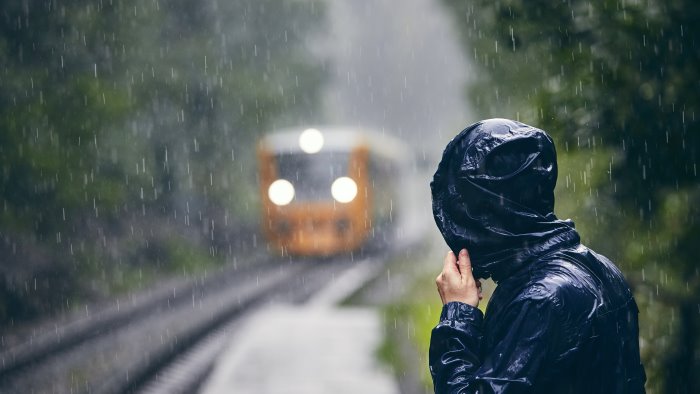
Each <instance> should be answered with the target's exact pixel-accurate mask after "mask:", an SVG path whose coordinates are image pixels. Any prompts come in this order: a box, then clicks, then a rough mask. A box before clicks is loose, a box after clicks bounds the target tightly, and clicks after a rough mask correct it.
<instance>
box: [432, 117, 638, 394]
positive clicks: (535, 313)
mask: <svg viewBox="0 0 700 394" xmlns="http://www.w3.org/2000/svg"><path fill="white" fill-rule="evenodd" d="M556 178H557V165H556V152H555V149H554V144H553V142H552V140H551V138H550V137H549V136H548V135H547V134H546V133H545V132H544V131H542V130H539V129H537V128H534V127H531V126H528V125H525V124H523V123H520V122H514V121H510V120H506V119H490V120H486V121H481V122H478V123H475V124H473V125H471V126H469V127H467V128H466V129H465V130H463V131H462V132H461V133H460V134H459V135H458V136H457V137H455V138H454V139H453V140H452V141H451V142H450V143H449V144H448V145H447V148H445V152H444V154H443V158H442V161H441V162H440V164H439V166H438V169H437V171H436V173H435V176H434V178H433V182H432V183H431V189H432V194H433V213H434V216H435V221H436V223H437V225H438V228H439V229H440V231H441V233H442V235H443V237H444V238H445V241H446V242H447V244H448V245H449V246H450V248H451V249H452V250H453V251H454V252H455V253H458V252H459V250H460V249H462V248H465V247H466V248H467V249H468V250H469V253H470V256H471V260H472V265H473V268H474V271H473V272H474V275H475V277H477V278H488V277H492V278H493V279H494V280H495V281H496V282H497V283H498V286H497V288H496V290H495V292H494V294H493V296H492V297H491V300H490V301H489V304H488V307H487V312H486V316H485V317H484V316H483V315H482V313H481V311H479V310H478V309H476V308H473V307H471V306H469V305H466V304H462V303H459V302H452V303H449V304H447V305H445V307H444V308H443V311H442V316H441V317H440V322H439V324H438V325H437V327H435V329H434V330H433V333H432V338H431V343H430V372H431V374H432V377H433V383H434V388H435V392H436V393H480V394H485V393H643V392H644V382H645V380H646V378H645V374H644V369H643V367H642V365H641V362H640V358H639V346H638V323H637V314H638V311H637V305H636V304H635V302H634V299H633V298H632V293H631V292H630V290H629V287H628V286H627V284H626V283H625V281H624V279H623V277H622V274H621V273H620V271H619V270H618V269H617V267H615V265H613V264H612V263H611V262H610V261H609V260H608V259H606V258H605V257H604V256H601V255H599V254H596V253H595V252H593V251H592V250H590V249H588V248H586V247H585V246H583V245H581V244H580V243H579V236H578V234H577V233H576V230H575V229H574V226H573V223H572V222H571V221H562V220H559V219H557V218H556V216H555V215H554V213H553V210H554V193H553V191H554V186H555V184H556Z"/></svg>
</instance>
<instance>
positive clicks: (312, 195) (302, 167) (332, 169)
mask: <svg viewBox="0 0 700 394" xmlns="http://www.w3.org/2000/svg"><path fill="white" fill-rule="evenodd" d="M275 159H276V162H277V176H278V178H282V179H286V180H288V181H290V182H291V183H292V184H293V185H294V193H295V196H294V199H295V200H297V201H320V200H332V199H333V197H332V196H331V185H332V184H333V181H334V180H336V179H337V178H338V177H341V176H347V174H348V161H349V153H348V152H328V151H326V152H319V153H315V154H306V153H281V154H278V155H277V156H276V157H275Z"/></svg>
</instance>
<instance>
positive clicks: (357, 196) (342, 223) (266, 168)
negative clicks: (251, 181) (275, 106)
mask: <svg viewBox="0 0 700 394" xmlns="http://www.w3.org/2000/svg"><path fill="white" fill-rule="evenodd" d="M406 151H407V149H406V148H405V146H404V145H403V144H402V143H401V142H400V141H397V140H395V139H393V138H390V137H387V136H383V135H381V134H380V133H369V132H366V131H359V130H355V129H351V128H338V127H313V128H298V129H286V130H282V131H279V132H275V133H270V134H268V135H266V136H265V137H264V138H262V139H261V141H260V143H259V145H258V160H259V169H260V173H259V179H260V194H261V198H262V201H263V204H262V228H263V232H264V235H265V237H266V238H267V240H268V241H269V242H270V244H272V245H273V246H274V247H275V249H276V250H277V251H279V252H280V253H281V254H289V255H298V256H329V255H333V254H339V253H347V252H352V251H354V250H357V249H359V248H361V247H363V246H367V245H370V244H373V245H376V244H379V243H381V241H386V240H387V234H388V233H387V231H390V228H391V226H392V223H393V222H394V220H395V215H396V212H397V209H396V205H397V204H399V203H400V201H399V196H397V195H395V191H396V190H398V189H397V188H396V183H397V182H400V174H401V172H402V171H403V170H404V169H405V165H403V164H402V162H403V161H404V160H405V157H406V156H405V155H406Z"/></svg>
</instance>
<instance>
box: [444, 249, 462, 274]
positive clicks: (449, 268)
mask: <svg viewBox="0 0 700 394" xmlns="http://www.w3.org/2000/svg"><path fill="white" fill-rule="evenodd" d="M442 273H443V274H449V273H457V274H459V269H457V257H455V254H454V252H452V251H451V250H450V251H449V252H447V256H445V265H444V266H443V267H442Z"/></svg>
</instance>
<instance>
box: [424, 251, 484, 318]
mask: <svg viewBox="0 0 700 394" xmlns="http://www.w3.org/2000/svg"><path fill="white" fill-rule="evenodd" d="M435 283H436V284H437V288H438V293H440V299H442V304H443V305H444V304H447V303H448V302H453V301H459V302H463V303H465V304H468V305H471V306H473V307H475V308H476V307H477V306H479V300H481V299H482V298H483V296H482V294H481V281H477V280H474V275H472V262H471V260H469V253H467V250H466V249H462V250H461V251H460V252H459V259H457V258H456V257H455V254H454V253H453V252H452V251H450V252H449V253H447V256H446V257H445V266H444V267H443V268H442V272H440V275H438V277H437V279H435Z"/></svg>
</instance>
